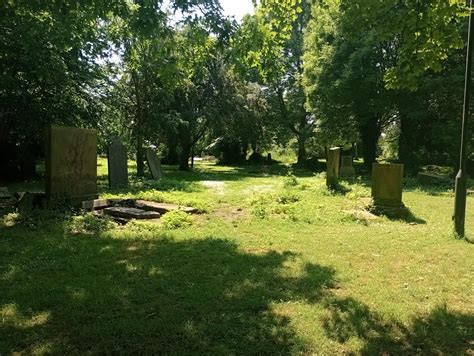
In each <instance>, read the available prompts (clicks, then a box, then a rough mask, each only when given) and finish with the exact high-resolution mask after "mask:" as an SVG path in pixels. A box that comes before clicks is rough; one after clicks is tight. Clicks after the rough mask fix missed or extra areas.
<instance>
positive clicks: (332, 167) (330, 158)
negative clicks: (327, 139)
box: [326, 147, 341, 188]
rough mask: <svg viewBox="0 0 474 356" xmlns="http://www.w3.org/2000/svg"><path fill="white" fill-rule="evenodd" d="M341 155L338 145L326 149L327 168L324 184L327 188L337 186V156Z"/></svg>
mask: <svg viewBox="0 0 474 356" xmlns="http://www.w3.org/2000/svg"><path fill="white" fill-rule="evenodd" d="M340 155H341V149H340V148H339V147H333V148H330V149H329V150H328V153H327V160H326V165H327V170H326V185H327V186H328V187H329V188H334V187H336V186H337V180H338V178H339V158H340Z"/></svg>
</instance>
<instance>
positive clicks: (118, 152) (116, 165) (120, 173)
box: [107, 140, 128, 188]
mask: <svg viewBox="0 0 474 356" xmlns="http://www.w3.org/2000/svg"><path fill="white" fill-rule="evenodd" d="M127 159H128V158H127V148H126V147H125V146H124V145H123V143H122V142H120V141H119V140H115V141H113V142H112V143H111V144H110V145H109V147H107V162H108V168H109V187H110V188H116V187H126V186H127V185H128V167H127Z"/></svg>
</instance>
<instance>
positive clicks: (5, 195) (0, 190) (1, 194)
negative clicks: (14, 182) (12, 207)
mask: <svg viewBox="0 0 474 356" xmlns="http://www.w3.org/2000/svg"><path fill="white" fill-rule="evenodd" d="M11 197H12V196H11V194H10V192H9V190H8V188H7V187H0V199H10V198H11Z"/></svg>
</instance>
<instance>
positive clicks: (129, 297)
mask: <svg viewBox="0 0 474 356" xmlns="http://www.w3.org/2000/svg"><path fill="white" fill-rule="evenodd" d="M21 231H24V229H22V230H20V228H19V227H15V226H14V227H11V228H0V234H1V235H3V238H2V241H1V242H0V244H1V245H0V260H1V261H2V264H1V265H0V276H1V278H0V290H1V291H2V293H1V294H0V314H1V316H2V319H3V322H2V324H0V354H10V353H14V352H25V353H27V354H30V353H37V352H43V353H53V354H54V353H59V354H60V353H69V352H72V353H79V354H81V353H93V354H94V353H99V354H101V353H115V352H118V353H172V354H173V353H206V354H215V353H217V354H235V353H239V354H288V353H291V352H292V350H295V348H296V349H304V344H305V342H304V340H301V339H299V337H298V336H297V335H296V333H295V331H294V330H293V329H292V327H291V325H290V320H289V318H288V317H286V316H283V315H279V314H277V313H275V312H274V311H273V309H272V303H274V302H281V301H285V300H286V301H290V300H291V301H294V300H298V299H301V300H311V301H313V302H316V301H318V300H320V299H321V297H322V296H323V294H324V291H325V290H326V289H327V288H328V287H330V286H331V284H332V283H333V278H334V271H333V270H332V269H331V268H328V267H324V266H320V265H316V264H308V265H307V266H306V270H305V271H306V273H305V274H304V275H303V276H302V277H301V278H296V277H287V276H285V273H284V272H285V266H284V265H285V263H286V262H288V261H290V260H292V259H293V258H295V256H294V255H293V254H292V253H290V252H282V253H279V252H275V251H267V252H265V253H261V254H252V253H247V252H245V251H242V250H240V249H239V248H238V247H237V246H236V245H235V244H234V243H232V242H230V241H227V240H224V239H216V238H211V237H209V238H205V239H200V240H183V241H176V240H173V239H172V238H171V237H169V236H164V235H163V233H161V234H157V235H158V236H156V237H154V238H153V239H149V240H146V239H140V238H131V237H129V238H124V239H117V238H107V237H106V235H105V236H102V237H100V236H94V235H91V236H85V235H75V236H71V235H68V234H67V233H66V232H65V226H64V223H62V224H60V223H57V224H56V225H53V224H51V223H50V224H49V225H48V227H46V226H43V227H42V231H41V233H38V232H34V233H32V234H26V235H23V236H22V235H21V234H19V232H21ZM118 233H120V232H118ZM137 234H139V232H138V231H137Z"/></svg>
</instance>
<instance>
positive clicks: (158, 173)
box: [146, 148, 163, 180]
mask: <svg viewBox="0 0 474 356" xmlns="http://www.w3.org/2000/svg"><path fill="white" fill-rule="evenodd" d="M146 160H147V162H148V168H149V169H150V172H151V176H152V177H153V179H155V180H160V179H161V178H163V172H162V170H161V162H160V159H159V158H158V156H157V155H156V153H155V151H153V150H152V149H151V148H148V149H147V150H146Z"/></svg>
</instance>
